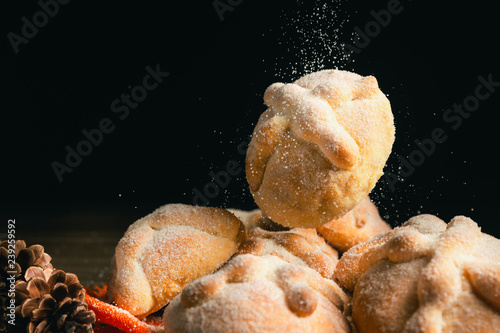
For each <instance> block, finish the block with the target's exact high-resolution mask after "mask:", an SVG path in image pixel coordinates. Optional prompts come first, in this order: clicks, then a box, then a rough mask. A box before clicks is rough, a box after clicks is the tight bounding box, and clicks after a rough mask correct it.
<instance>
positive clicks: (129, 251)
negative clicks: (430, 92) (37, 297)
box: [107, 70, 500, 333]
mask: <svg viewBox="0 0 500 333" xmlns="http://www.w3.org/2000/svg"><path fill="white" fill-rule="evenodd" d="M264 100H265V103H266V104H267V106H268V109H267V110H266V111H265V112H264V113H263V114H262V116H261V117H260V119H259V122H258V123H257V125H256V128H255V130H254V134H253V137H252V142H251V143H250V146H249V150H248V155H247V165H246V170H247V179H248V182H249V184H250V190H251V192H252V195H253V197H254V199H255V201H256V203H257V204H258V206H259V208H260V209H256V210H254V211H250V212H246V211H241V210H237V209H232V210H224V209H221V208H207V207H192V206H188V205H182V204H170V205H165V206H162V207H160V208H159V209H157V210H156V211H154V212H153V213H152V214H150V215H148V216H146V217H144V218H142V219H140V220H138V221H137V222H135V223H134V224H132V225H131V226H130V227H129V229H128V230H127V232H126V233H125V235H124V237H123V238H122V240H121V241H120V242H119V244H118V246H117V248H116V252H115V257H114V259H113V263H112V275H111V278H110V281H109V286H108V294H107V297H108V300H109V301H110V302H114V303H115V304H117V305H118V306H119V307H121V308H123V309H125V310H127V311H129V312H130V313H132V314H133V315H135V316H137V317H138V318H144V317H146V316H148V315H149V314H151V313H153V312H155V311H158V310H160V309H162V308H164V307H165V306H166V307H165V310H164V314H163V320H164V326H165V331H166V332H168V333H191V332H206V333H211V332H289V333H294V332H297V333H299V332H300V333H303V332H318V333H320V332H360V333H364V332H366V333H372V332H408V333H409V332H464V333H465V332H500V256H499V253H500V240H498V239H496V238H493V237H491V236H488V235H486V234H483V233H481V231H480V229H479V228H478V226H477V224H476V223H474V222H473V221H472V220H470V219H468V218H465V217H456V218H455V219H453V220H452V221H451V222H450V223H449V224H446V223H445V222H443V221H442V220H440V219H439V218H437V217H435V216H430V215H420V216H416V217H414V218H412V219H410V220H409V221H408V222H406V223H405V224H403V225H402V226H401V227H399V228H396V229H391V227H390V226H389V225H388V224H387V223H386V222H384V221H383V220H382V219H381V217H380V216H379V214H378V210H377V208H376V207H375V205H374V204H373V203H372V202H371V201H370V199H369V197H368V194H369V192H370V191H371V190H372V189H373V187H374V186H375V183H376V181H377V180H378V178H379V177H380V176H381V175H382V169H383V167H384V165H385V163H386V160H387V158H388V156H389V154H390V151H391V147H392V143H393V141H394V125H393V118H392V113H391V109H390V104H389V101H388V100H387V98H386V97H385V95H384V94H383V93H382V92H381V91H380V89H379V88H378V85H377V81H376V79H375V78H374V77H371V76H369V77H362V76H360V75H357V74H354V73H350V72H345V71H339V70H327V71H320V72H317V73H312V74H309V75H306V76H304V77H302V78H301V79H299V80H297V81H296V82H294V83H292V84H282V83H277V84H273V85H271V86H270V87H269V88H268V89H267V91H266V93H265V96H264ZM339 253H340V254H341V256H340V259H339Z"/></svg>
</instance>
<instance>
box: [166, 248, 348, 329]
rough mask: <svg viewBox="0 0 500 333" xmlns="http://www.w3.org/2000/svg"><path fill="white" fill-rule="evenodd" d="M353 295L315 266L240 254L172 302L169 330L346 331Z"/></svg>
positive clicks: (190, 286) (168, 318)
mask: <svg viewBox="0 0 500 333" xmlns="http://www.w3.org/2000/svg"><path fill="white" fill-rule="evenodd" d="M348 301H349V296H348V295H346V294H345V293H344V292H343V291H342V289H341V288H340V287H339V286H337V285H336V284H335V282H333V281H332V280H330V279H325V278H323V277H321V275H319V274H318V273H317V272H316V271H314V270H312V269H310V268H307V267H303V266H296V265H292V264H289V263H286V262H284V261H282V260H281V259H279V258H277V257H275V256H262V257H258V256H254V255H250V254H244V255H238V256H235V257H234V258H233V259H231V261H229V262H228V263H227V264H226V265H225V266H224V267H223V268H222V269H220V270H219V271H217V272H216V273H214V274H212V275H208V276H205V277H203V278H201V279H198V280H196V281H195V282H193V283H191V284H190V285H189V286H187V287H186V288H185V289H184V290H183V292H182V293H181V294H180V295H179V296H177V297H175V298H174V299H173V301H172V302H171V303H170V304H169V305H168V306H167V308H166V309H165V314H164V317H163V318H164V325H165V331H166V332H168V333H195V332H196V333H199V332H203V333H221V332H224V333H255V332H259V333H283V332H287V333H304V332H315V333H323V332H324V333H326V332H328V333H340V332H342V333H344V332H350V326H349V323H348V321H347V319H346V318H345V316H344V312H345V311H346V308H345V307H346V304H347V303H348Z"/></svg>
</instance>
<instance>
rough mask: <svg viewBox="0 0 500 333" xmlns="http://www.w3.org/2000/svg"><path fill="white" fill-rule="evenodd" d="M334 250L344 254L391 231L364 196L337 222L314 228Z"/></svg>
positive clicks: (375, 208) (368, 199)
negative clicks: (355, 246)
mask: <svg viewBox="0 0 500 333" xmlns="http://www.w3.org/2000/svg"><path fill="white" fill-rule="evenodd" d="M316 229H317V230H318V232H319V233H320V234H321V236H323V237H324V238H325V239H326V240H327V241H328V242H329V243H330V244H332V245H333V247H335V248H336V249H338V250H340V251H342V252H345V251H347V250H349V249H350V248H351V247H353V246H354V245H357V244H359V243H362V242H365V241H367V240H369V239H370V238H372V237H374V236H376V235H378V234H380V233H383V232H386V231H389V230H391V227H390V226H389V225H388V224H387V223H386V222H385V221H384V220H382V218H381V217H380V215H379V213H378V209H377V207H376V206H375V205H374V204H373V203H372V202H371V201H370V198H369V197H368V196H366V197H365V198H364V199H363V201H361V202H360V203H359V205H357V206H356V207H355V208H354V209H353V210H351V211H350V212H349V213H347V214H345V215H344V216H342V218H340V219H338V220H333V221H330V222H328V223H326V224H324V225H322V226H319V227H318V228H316Z"/></svg>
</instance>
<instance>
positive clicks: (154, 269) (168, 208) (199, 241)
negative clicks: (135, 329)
mask: <svg viewBox="0 0 500 333" xmlns="http://www.w3.org/2000/svg"><path fill="white" fill-rule="evenodd" d="M245 238H246V229H245V226H244V225H243V223H242V222H241V221H239V220H238V219H237V218H236V217H235V216H234V215H233V214H231V213H229V212H228V211H226V210H224V209H220V208H206V207H193V206H187V205H182V204H171V205H165V206H162V207H160V208H158V209H157V210H155V211H154V212H153V213H151V214H150V215H148V216H146V217H144V218H142V219H140V220H138V221H136V222H135V223H133V224H132V225H131V226H130V227H129V228H128V230H127V231H126V232H125V235H124V236H123V238H122V239H121V240H120V242H119V243H118V245H117V247H116V250H115V256H114V263H113V264H112V272H111V277H110V281H109V283H108V292H107V298H108V300H109V301H112V302H114V303H115V304H116V305H118V306H119V307H121V308H123V309H125V310H127V311H129V312H130V313H132V314H133V315H135V316H137V317H139V318H142V317H145V316H147V315H148V314H150V313H152V312H155V311H157V310H159V309H160V308H162V307H163V306H165V305H166V304H167V303H168V302H169V301H170V300H171V299H172V298H173V297H175V296H176V295H177V294H179V293H180V292H181V291H182V289H183V288H184V287H185V286H186V285H187V284H189V283H190V282H191V281H194V280H196V279H197V278H199V277H202V276H204V275H207V274H210V273H211V272H213V271H214V270H215V269H217V268H218V267H219V266H221V265H222V264H224V263H225V262H226V261H227V260H228V259H229V258H230V257H231V256H232V255H233V254H234V253H235V252H236V250H237V249H238V246H239V245H240V244H241V242H243V240H244V239H245Z"/></svg>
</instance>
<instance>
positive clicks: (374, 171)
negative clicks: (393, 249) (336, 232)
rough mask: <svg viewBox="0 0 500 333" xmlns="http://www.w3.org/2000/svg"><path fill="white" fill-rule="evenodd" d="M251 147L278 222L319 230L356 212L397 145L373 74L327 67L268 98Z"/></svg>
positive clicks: (266, 202) (251, 160) (256, 184)
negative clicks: (394, 143) (365, 75)
mask: <svg viewBox="0 0 500 333" xmlns="http://www.w3.org/2000/svg"><path fill="white" fill-rule="evenodd" d="M264 101H265V103H266V105H267V106H268V109H267V110H266V111H265V112H264V113H263V114H262V115H261V116H260V118H259V122H258V123H257V125H256V127H255V130H254V132H253V136H252V141H251V142H250V145H249V148H248V151H247V160H246V174H247V180H248V183H249V185H250V191H251V192H252V195H253V196H254V199H255V202H256V203H257V205H258V206H259V207H260V208H261V209H262V211H263V212H264V213H265V214H266V215H267V216H269V217H270V218H271V219H272V220H273V221H275V222H277V223H280V224H282V225H285V226H289V227H302V228H315V227H317V226H319V225H322V224H325V223H327V222H328V221H331V220H334V219H338V218H340V217H342V216H343V215H345V214H346V213H347V212H348V211H350V210H351V209H353V208H354V207H355V206H356V205H357V204H358V203H359V202H361V200H362V199H363V198H364V197H365V196H366V195H367V194H368V193H369V192H370V191H371V190H372V189H373V187H374V186H375V183H376V182H377V180H378V179H379V178H380V176H381V175H382V169H383V167H384V165H385V162H386V160H387V158H388V157H389V154H390V151H391V148H392V143H393V142H394V132H395V129H394V124H393V116H392V112H391V107H390V104H389V101H388V99H387V98H386V96H385V95H384V94H383V93H382V92H381V91H380V89H379V88H378V84H377V81H376V79H375V78H374V77H372V76H368V77H362V76H360V75H358V74H355V73H351V72H346V71H340V70H325V71H320V72H316V73H312V74H309V75H306V76H304V77H302V78H301V79H299V80H297V81H295V82H294V83H292V84H283V83H275V84H273V85H271V86H270V87H269V88H268V89H267V90H266V93H265V95H264Z"/></svg>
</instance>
